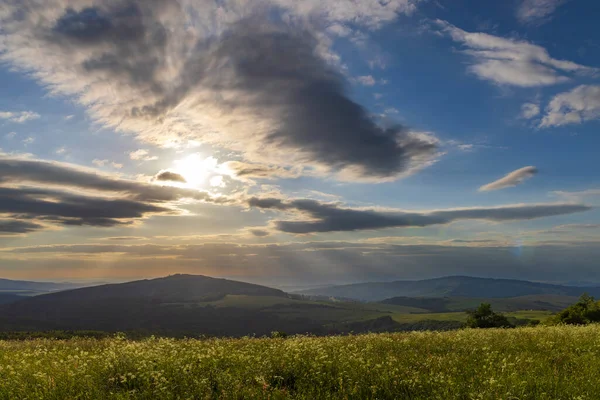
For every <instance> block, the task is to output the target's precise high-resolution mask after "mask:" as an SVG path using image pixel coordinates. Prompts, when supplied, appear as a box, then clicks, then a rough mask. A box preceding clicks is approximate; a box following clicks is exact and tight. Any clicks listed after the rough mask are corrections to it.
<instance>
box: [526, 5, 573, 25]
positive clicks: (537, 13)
mask: <svg viewBox="0 0 600 400" xmlns="http://www.w3.org/2000/svg"><path fill="white" fill-rule="evenodd" d="M566 2H567V0H521V4H519V7H518V8H517V18H518V19H519V21H521V22H524V23H529V22H544V21H547V20H548V19H549V17H550V16H551V15H552V13H554V11H556V9H557V8H558V7H559V6H561V5H563V4H564V3H566Z"/></svg>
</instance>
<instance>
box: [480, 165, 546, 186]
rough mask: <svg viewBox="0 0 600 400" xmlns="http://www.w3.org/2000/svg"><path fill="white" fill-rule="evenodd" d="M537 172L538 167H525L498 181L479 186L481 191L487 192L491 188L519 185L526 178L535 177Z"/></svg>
mask: <svg viewBox="0 0 600 400" xmlns="http://www.w3.org/2000/svg"><path fill="white" fill-rule="evenodd" d="M537 173H538V169H537V168H536V167H533V166H529V167H523V168H520V169H517V170H515V171H513V172H511V173H509V174H507V175H505V176H504V177H502V178H500V179H498V180H497V181H494V182H491V183H488V184H487V185H483V186H482V187H480V188H479V191H480V192H487V191H491V190H499V189H505V188H508V187H513V186H517V185H518V184H521V183H523V182H524V181H525V180H527V179H529V178H531V177H533V176H534V175H535V174H537Z"/></svg>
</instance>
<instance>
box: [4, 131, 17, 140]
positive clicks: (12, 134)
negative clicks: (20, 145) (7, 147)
mask: <svg viewBox="0 0 600 400" xmlns="http://www.w3.org/2000/svg"><path fill="white" fill-rule="evenodd" d="M15 136H17V132H8V133H7V134H6V135H4V137H5V138H7V139H12V138H14V137H15Z"/></svg>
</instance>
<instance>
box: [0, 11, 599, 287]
mask: <svg viewBox="0 0 600 400" xmlns="http://www.w3.org/2000/svg"><path fill="white" fill-rule="evenodd" d="M0 1H1V2H2V5H1V6H0V26H1V28H0V82H2V83H3V88H4V90H3V92H2V93H0V276H2V277H6V278H7V279H12V280H31V281H40V282H42V281H46V282H66V281H71V282H100V281H109V282H110V283H116V282H124V281H131V280H138V279H152V277H161V276H167V275H172V274H175V273H183V274H193V275H206V276H218V277H224V278H226V279H233V280H242V281H246V282H252V283H259V282H264V284H265V285H267V286H273V287H278V286H279V287H292V286H296V287H309V286H313V287H314V286H318V285H336V284H350V283H359V282H388V281H394V280H422V279H432V278H436V277H447V276H473V277H481V278H497V279H518V280H527V281H534V282H546V283H557V284H560V283H561V282H562V283H564V282H581V283H585V282H588V283H589V284H600V283H599V282H600V269H599V268H598V266H599V264H598V260H600V211H599V209H598V206H599V205H600V179H599V178H600V176H599V174H598V170H599V169H598V166H597V154H596V153H597V149H598V147H599V145H600V136H599V135H598V132H597V131H598V128H599V127H600V55H599V54H598V52H597V49H598V47H599V46H600V33H599V32H598V30H597V28H596V21H597V20H598V18H597V17H600V9H598V7H594V6H593V4H592V2H586V1H579V2H578V1H569V0H566V1H563V0H544V1H541V2H540V1H536V0H515V1H512V2H485V4H484V2H481V1H478V0H464V1H462V2H460V4H457V2H455V1H452V0H438V1H422V0H393V1H387V2H381V1H378V0H364V1H358V2H357V1H352V2H350V1H348V2H347V3H345V4H343V6H342V5H341V4H340V3H338V2H337V1H333V0H323V1H314V0H304V1H292V0H256V1H254V0H253V1H249V0H243V1H238V0H222V1H211V0H206V1H198V2H189V1H184V0H152V1H144V0H116V1H112V2H107V1H101V0H73V1H66V0H47V1H40V0H18V1H17V0H5V1H2V0H0ZM566 29H568V31H569V32H570V35H569V36H568V37H567V36H565V35H564V34H562V32H564V31H565V30H566ZM242 278H243V279H242Z"/></svg>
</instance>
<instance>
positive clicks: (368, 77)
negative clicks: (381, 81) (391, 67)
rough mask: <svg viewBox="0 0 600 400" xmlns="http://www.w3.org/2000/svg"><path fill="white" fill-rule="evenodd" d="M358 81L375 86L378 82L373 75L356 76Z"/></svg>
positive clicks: (364, 84)
mask: <svg viewBox="0 0 600 400" xmlns="http://www.w3.org/2000/svg"><path fill="white" fill-rule="evenodd" d="M356 81H357V82H358V83H360V84H361V85H363V86H374V85H375V84H376V83H377V81H376V80H375V78H373V76H372V75H364V76H359V77H358V78H356Z"/></svg>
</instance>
